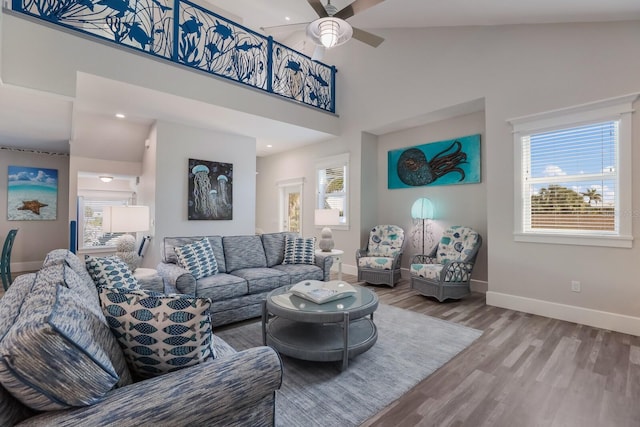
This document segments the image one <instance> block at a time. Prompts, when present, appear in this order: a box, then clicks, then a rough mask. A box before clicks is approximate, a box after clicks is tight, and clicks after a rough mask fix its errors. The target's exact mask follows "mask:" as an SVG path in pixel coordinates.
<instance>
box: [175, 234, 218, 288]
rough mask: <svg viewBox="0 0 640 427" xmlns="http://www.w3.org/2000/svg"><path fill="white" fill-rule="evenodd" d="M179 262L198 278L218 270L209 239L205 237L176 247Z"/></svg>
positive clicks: (211, 274)
mask: <svg viewBox="0 0 640 427" xmlns="http://www.w3.org/2000/svg"><path fill="white" fill-rule="evenodd" d="M175 251H176V256H177V257H178V264H179V265H180V266H181V267H182V268H184V269H185V270H187V271H188V272H189V273H191V274H192V275H193V277H194V278H195V279H196V280H198V279H200V278H201V277H207V276H213V275H214V274H216V273H217V272H218V263H217V262H216V257H215V256H214V255H213V249H212V248H211V244H210V243H209V240H207V239H206V238H203V239H202V240H198V241H196V242H193V243H187V244H186V245H183V246H178V247H176V248H175Z"/></svg>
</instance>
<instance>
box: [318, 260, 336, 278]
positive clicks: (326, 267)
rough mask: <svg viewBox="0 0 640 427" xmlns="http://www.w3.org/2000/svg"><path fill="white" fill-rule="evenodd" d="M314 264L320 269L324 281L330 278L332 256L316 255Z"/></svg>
mask: <svg viewBox="0 0 640 427" xmlns="http://www.w3.org/2000/svg"><path fill="white" fill-rule="evenodd" d="M315 264H316V265H317V266H318V267H320V268H321V269H322V280H323V281H325V282H326V281H327V280H330V279H331V266H332V265H333V257H331V256H327V255H316V257H315Z"/></svg>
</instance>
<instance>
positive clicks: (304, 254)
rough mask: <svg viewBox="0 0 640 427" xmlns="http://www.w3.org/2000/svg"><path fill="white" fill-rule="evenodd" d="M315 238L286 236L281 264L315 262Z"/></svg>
mask: <svg viewBox="0 0 640 427" xmlns="http://www.w3.org/2000/svg"><path fill="white" fill-rule="evenodd" d="M315 246H316V238H315V237H311V238H308V239H305V238H302V237H287V238H286V240H285V243H284V261H282V263H283V264H315V262H316V255H315Z"/></svg>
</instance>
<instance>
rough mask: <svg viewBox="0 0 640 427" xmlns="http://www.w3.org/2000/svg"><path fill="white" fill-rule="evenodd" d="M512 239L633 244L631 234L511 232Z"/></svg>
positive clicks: (547, 242)
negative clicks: (591, 234) (569, 234)
mask: <svg viewBox="0 0 640 427" xmlns="http://www.w3.org/2000/svg"><path fill="white" fill-rule="evenodd" d="M513 240H514V241H516V242H527V243H546V244H551V245H578V246H604V247H610V248H631V247H632V246H633V236H596V235H593V236H588V235H574V236H567V235H560V234H552V233H513Z"/></svg>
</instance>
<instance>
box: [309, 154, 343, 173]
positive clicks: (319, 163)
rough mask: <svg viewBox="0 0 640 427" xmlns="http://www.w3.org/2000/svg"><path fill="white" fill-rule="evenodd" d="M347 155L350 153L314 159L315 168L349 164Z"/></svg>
mask: <svg viewBox="0 0 640 427" xmlns="http://www.w3.org/2000/svg"><path fill="white" fill-rule="evenodd" d="M349 156H350V153H342V154H338V155H336V156H329V157H322V158H321V159H318V160H316V161H315V162H314V163H315V166H316V169H326V168H330V167H335V166H336V165H347V166H348V165H349Z"/></svg>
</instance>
